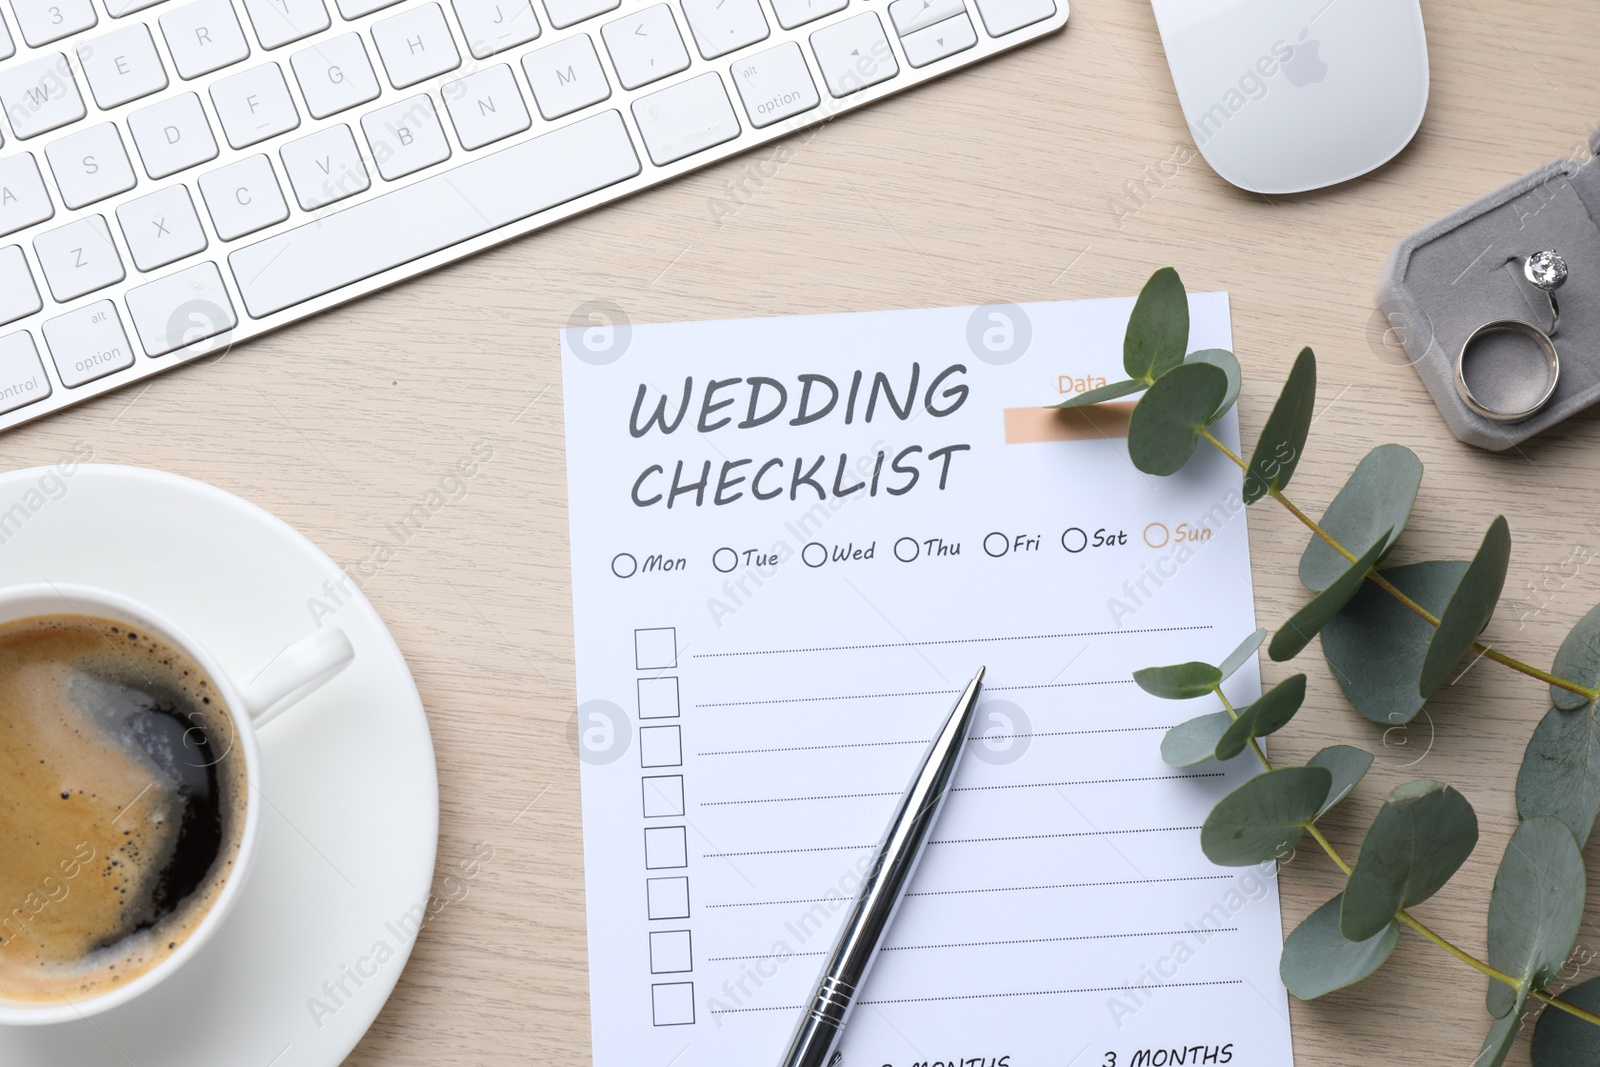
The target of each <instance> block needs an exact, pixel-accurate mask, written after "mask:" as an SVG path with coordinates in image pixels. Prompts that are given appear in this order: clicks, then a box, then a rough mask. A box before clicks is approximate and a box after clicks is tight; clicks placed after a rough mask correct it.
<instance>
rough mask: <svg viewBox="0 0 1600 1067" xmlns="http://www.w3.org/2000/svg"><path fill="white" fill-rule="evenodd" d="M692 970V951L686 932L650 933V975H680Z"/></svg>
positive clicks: (659, 931) (660, 931)
mask: <svg viewBox="0 0 1600 1067" xmlns="http://www.w3.org/2000/svg"><path fill="white" fill-rule="evenodd" d="M692 970H694V950H693V947H692V946H691V945H690V939H689V931H687V930H652V931H650V973H651V974H680V973H682V972H684V971H692Z"/></svg>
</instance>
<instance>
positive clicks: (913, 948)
mask: <svg viewBox="0 0 1600 1067" xmlns="http://www.w3.org/2000/svg"><path fill="white" fill-rule="evenodd" d="M1238 931H1239V928H1238V927H1237V926H1217V927H1208V928H1207V929H1206V933H1207V934H1208V935H1209V934H1233V933H1238ZM1192 933H1194V931H1193V930H1141V931H1136V932H1134V933H1131V934H1080V935H1077V936H1074V937H1024V938H1019V939H1017V940H1015V941H951V942H948V943H947V944H943V945H885V946H883V947H882V948H880V949H879V950H878V951H879V952H918V951H921V950H923V949H935V948H995V947H998V946H1001V945H1053V944H1058V943H1060V942H1063V941H1114V940H1118V939H1122V938H1130V937H1174V936H1182V935H1185V934H1192ZM789 955H790V956H825V955H827V953H825V952H791V953H789ZM771 958H772V953H770V952H758V953H756V954H755V955H752V956H708V957H706V962H707V963H730V962H732V963H737V962H738V961H739V960H765V959H771Z"/></svg>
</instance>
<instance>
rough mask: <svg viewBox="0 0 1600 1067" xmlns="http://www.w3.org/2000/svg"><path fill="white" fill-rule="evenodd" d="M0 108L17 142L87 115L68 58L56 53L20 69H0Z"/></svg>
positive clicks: (24, 65)
mask: <svg viewBox="0 0 1600 1067" xmlns="http://www.w3.org/2000/svg"><path fill="white" fill-rule="evenodd" d="M0 106H4V107H5V109H6V114H7V115H9V116H10V118H11V130H12V132H13V133H15V134H16V135H17V137H18V139H20V140H24V141H25V140H27V139H28V138H29V137H37V136H39V134H41V133H49V132H50V131H51V130H55V129H60V128H61V127H62V126H65V125H66V124H67V123H69V122H77V121H78V120H79V119H81V118H83V116H84V115H85V114H86V112H85V111H84V108H83V97H81V96H79V95H78V83H77V82H76V81H74V80H73V77H72V67H71V66H70V65H69V64H68V63H67V57H66V56H64V55H61V54H60V53H57V54H56V55H52V56H46V57H44V58H43V59H35V60H34V61H33V62H31V63H23V64H21V65H20V66H6V67H0Z"/></svg>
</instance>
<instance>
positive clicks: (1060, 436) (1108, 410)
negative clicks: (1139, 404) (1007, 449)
mask: <svg viewBox="0 0 1600 1067" xmlns="http://www.w3.org/2000/svg"><path fill="white" fill-rule="evenodd" d="M1134 403H1135V401H1123V402H1119V403H1112V404H1096V405H1095V406H1094V407H1089V408H1006V409H1005V417H1006V444H1008V445H1026V444H1035V443H1037V442H1040V441H1101V440H1105V439H1107V438H1111V437H1126V436H1128V417H1129V416H1130V415H1132V414H1133V406H1134Z"/></svg>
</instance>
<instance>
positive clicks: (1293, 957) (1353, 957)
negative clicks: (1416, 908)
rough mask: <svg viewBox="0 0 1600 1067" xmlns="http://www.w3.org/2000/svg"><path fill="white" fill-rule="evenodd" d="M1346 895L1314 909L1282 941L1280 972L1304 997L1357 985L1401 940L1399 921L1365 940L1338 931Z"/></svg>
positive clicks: (1298, 995) (1316, 995) (1385, 958)
mask: <svg viewBox="0 0 1600 1067" xmlns="http://www.w3.org/2000/svg"><path fill="white" fill-rule="evenodd" d="M1343 899H1344V895H1343V894H1340V895H1339V896H1336V897H1334V898H1333V899H1332V900H1330V901H1328V902H1327V903H1326V904H1324V905H1323V906H1322V907H1320V908H1318V909H1317V910H1316V911H1314V912H1312V913H1311V914H1310V915H1308V916H1307V917H1306V921H1305V922H1303V923H1301V924H1300V925H1299V926H1297V927H1295V929H1294V933H1292V934H1290V935H1289V937H1288V940H1286V941H1284V943H1283V958H1282V960H1280V961H1279V963H1278V973H1279V974H1280V975H1281V976H1282V977H1283V984H1284V985H1285V986H1287V987H1288V989H1289V992H1291V993H1293V994H1294V995H1295V996H1297V997H1299V998H1300V999H1301V1000H1315V999H1316V998H1318V997H1320V996H1322V995H1323V994H1325V993H1332V992H1333V991H1334V990H1335V989H1343V988H1344V987H1345V986H1347V985H1355V984H1356V983H1357V982H1359V981H1361V980H1362V979H1363V978H1365V977H1367V976H1368V975H1370V974H1371V973H1372V972H1373V971H1376V970H1377V969H1378V968H1379V967H1382V966H1383V962H1384V961H1385V960H1387V959H1388V958H1389V953H1391V952H1393V951H1394V946H1395V945H1396V944H1397V943H1398V942H1399V940H1400V924H1399V923H1393V922H1391V923H1390V924H1389V925H1388V926H1385V927H1384V928H1383V929H1382V930H1380V931H1378V933H1377V934H1376V935H1374V936H1373V937H1370V938H1368V939H1367V940H1365V941H1346V940H1345V937H1344V935H1343V934H1341V933H1340V932H1339V907H1340V903H1341V902H1342V901H1343Z"/></svg>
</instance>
